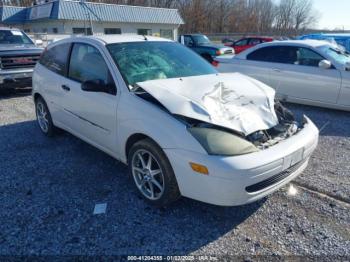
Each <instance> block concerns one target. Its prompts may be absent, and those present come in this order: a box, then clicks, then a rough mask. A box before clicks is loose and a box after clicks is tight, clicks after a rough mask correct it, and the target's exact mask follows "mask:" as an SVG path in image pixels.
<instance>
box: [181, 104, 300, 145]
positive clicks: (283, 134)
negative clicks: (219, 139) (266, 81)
mask: <svg viewBox="0 0 350 262" xmlns="http://www.w3.org/2000/svg"><path fill="white" fill-rule="evenodd" d="M275 111H276V115H277V117H278V121H279V124H278V125H276V126H274V127H272V128H270V129H268V130H260V131H256V132H254V133H252V134H250V135H248V136H244V134H242V133H239V132H236V131H234V130H231V129H228V128H225V127H221V126H216V125H212V124H210V123H205V122H201V121H199V120H196V119H190V118H186V117H183V116H176V117H177V118H178V119H180V120H181V121H182V122H184V123H186V124H187V125H188V126H189V127H202V128H213V129H217V130H221V131H225V132H229V133H232V134H234V135H236V136H240V137H241V138H244V139H246V140H247V141H249V142H251V143H252V144H254V145H255V146H256V147H257V148H258V149H260V150H264V149H267V148H269V147H271V146H273V145H275V144H278V143H279V142H281V141H283V140H285V139H287V138H289V137H291V136H293V135H295V134H296V133H298V132H299V131H300V130H301V129H302V128H303V123H299V122H297V121H296V120H295V118H294V115H293V113H292V112H291V111H290V110H288V109H287V108H285V107H284V106H283V105H282V104H281V103H280V102H279V101H278V100H275Z"/></svg>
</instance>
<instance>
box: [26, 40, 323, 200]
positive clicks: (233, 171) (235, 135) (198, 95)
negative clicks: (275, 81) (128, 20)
mask: <svg viewBox="0 0 350 262" xmlns="http://www.w3.org/2000/svg"><path fill="white" fill-rule="evenodd" d="M33 97H34V101H35V106H36V114H37V119H38V124H39V126H40V128H41V130H42V132H43V133H44V134H46V135H48V136H52V135H53V134H54V132H55V130H56V128H62V129H65V130H67V131H69V132H70V133H72V134H74V135H76V136H77V137H79V138H81V139H83V140H85V141H86V142H88V143H90V144H92V145H94V146H95V147H97V148H99V149H101V150H103V151H104V152H106V153H108V154H109V155H111V156H113V157H115V158H116V159H119V160H120V161H122V162H124V163H126V164H128V166H129V169H130V174H131V176H132V177H133V180H134V182H135V185H136V188H137V190H138V191H139V193H140V194H141V195H142V196H143V197H144V198H145V199H146V200H148V201H149V202H150V203H152V204H155V205H157V206H164V205H168V204H169V203H171V202H173V201H175V200H176V199H178V198H179V197H180V196H185V197H189V198H192V199H196V200H199V201H203V202H207V203H211V204H216V205H223V206H234V205H242V204H246V203H250V202H253V201H256V200H258V199H260V198H262V197H264V196H266V195H268V194H270V193H272V192H274V191H275V190H277V189H279V188H280V187H282V186H283V185H285V184H286V183H288V182H289V181H291V180H292V179H294V178H295V177H296V176H298V175H299V174H300V173H302V172H303V170H304V169H305V167H306V166H307V164H308V160H309V158H310V155H311V154H312V152H313V151H314V149H315V148H316V146H317V142H318V129H317V128H316V126H315V125H314V124H313V123H312V122H311V121H310V119H308V118H307V117H304V118H303V119H300V120H299V121H298V120H297V119H295V118H294V116H293V114H292V113H291V112H290V111H288V110H287V109H285V108H284V107H283V106H282V105H281V104H280V103H279V102H278V101H275V91H274V90H273V89H271V88H270V87H268V86H266V85H265V84H263V83H261V82H259V81H257V80H254V79H252V78H249V77H247V76H244V75H241V74H219V73H218V72H217V71H216V70H215V69H214V68H213V67H212V66H211V65H210V64H209V63H207V62H206V61H205V60H204V59H203V58H201V57H200V56H198V55H197V54H195V53H194V52H192V51H191V50H189V49H187V48H186V47H184V46H182V45H180V44H178V43H175V42H172V41H168V40H165V39H160V38H154V37H144V36H136V35H135V36H132V35H120V36H101V37H98V38H97V37H75V38H70V39H65V40H61V41H58V42H55V43H54V44H52V45H50V46H49V47H48V48H47V50H45V52H44V53H43V55H42V57H41V60H40V62H39V63H38V64H37V66H36V68H35V72H34V75H33Z"/></svg>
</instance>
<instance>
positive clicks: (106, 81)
mask: <svg viewBox="0 0 350 262" xmlns="http://www.w3.org/2000/svg"><path fill="white" fill-rule="evenodd" d="M68 77H69V78H71V79H73V80H75V81H77V82H80V83H83V82H85V81H94V82H96V83H98V84H103V85H106V86H110V87H112V86H114V83H113V78H112V76H111V74H110V72H109V69H108V66H107V64H106V62H105V60H104V58H103V57H102V55H101V53H100V52H99V51H98V50H97V49H96V48H95V47H93V46H91V45H88V44H82V43H81V44H80V43H77V44H74V46H73V49H72V54H71V57H70V64H69V72H68ZM114 89H115V88H114ZM111 93H115V90H113V92H111Z"/></svg>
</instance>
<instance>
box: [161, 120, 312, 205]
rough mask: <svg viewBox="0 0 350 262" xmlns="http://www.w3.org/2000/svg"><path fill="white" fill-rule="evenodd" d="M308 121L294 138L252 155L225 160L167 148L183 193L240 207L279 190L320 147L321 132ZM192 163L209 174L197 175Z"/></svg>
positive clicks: (302, 168)
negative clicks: (197, 164)
mask: <svg viewBox="0 0 350 262" xmlns="http://www.w3.org/2000/svg"><path fill="white" fill-rule="evenodd" d="M306 120H307V122H306V124H305V126H304V128H303V129H302V130H301V131H300V132H299V133H297V134H296V135H294V136H293V137H290V138H288V139H286V140H284V141H282V142H280V143H279V144H277V145H275V146H272V147H271V148H269V149H266V150H262V151H259V152H256V153H252V154H247V155H242V156H235V157H223V156H210V155H207V154H199V153H196V152H190V151H185V150H181V149H165V152H166V154H167V156H168V158H169V160H170V162H171V164H172V167H173V169H174V172H175V175H176V178H177V182H178V185H179V189H180V192H181V194H182V195H183V196H186V197H189V198H192V199H196V200H199V201H203V202H206V203H210V204H215V205H221V206H236V205H244V204H247V203H251V202H254V201H257V200H259V199H261V198H263V197H265V196H267V195H268V194H271V193H272V192H274V191H276V190H278V189H279V188H281V187H282V186H283V185H285V184H287V183H288V182H290V181H291V180H293V179H294V178H295V177H297V176H298V175H300V174H301V173H302V172H303V171H304V169H305V168H306V166H307V164H308V160H309V158H310V155H311V154H312V152H313V151H314V150H315V149H316V147H317V143H318V129H317V127H316V126H315V125H314V124H313V123H312V121H311V120H310V119H308V118H306ZM189 162H195V163H199V164H202V165H205V166H206V167H207V168H208V170H209V175H201V174H199V173H195V172H194V171H193V170H192V169H191V167H190V165H189Z"/></svg>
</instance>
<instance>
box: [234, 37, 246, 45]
mask: <svg viewBox="0 0 350 262" xmlns="http://www.w3.org/2000/svg"><path fill="white" fill-rule="evenodd" d="M244 45H248V39H242V40H240V41H238V42H236V43H235V46H244Z"/></svg>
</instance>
